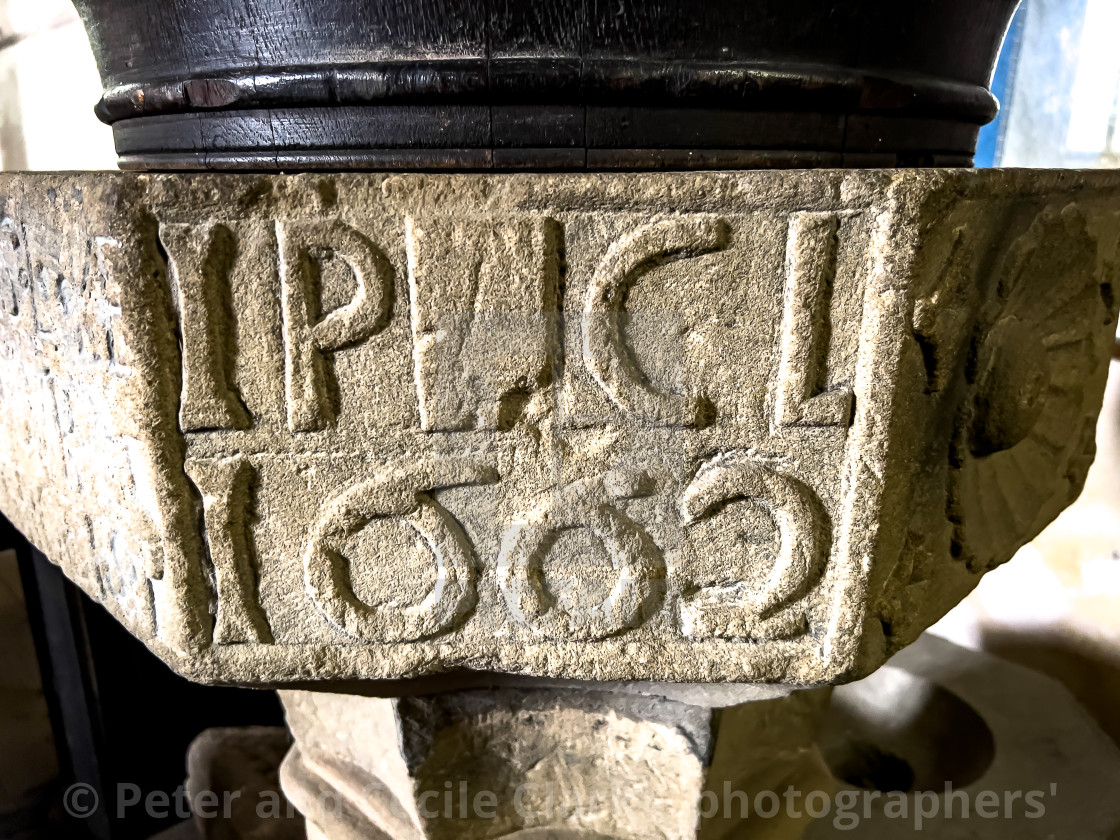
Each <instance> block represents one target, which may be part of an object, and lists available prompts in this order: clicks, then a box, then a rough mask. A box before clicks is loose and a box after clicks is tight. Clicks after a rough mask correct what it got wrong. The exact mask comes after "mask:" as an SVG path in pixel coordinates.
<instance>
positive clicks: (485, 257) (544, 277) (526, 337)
mask: <svg viewBox="0 0 1120 840" xmlns="http://www.w3.org/2000/svg"><path fill="white" fill-rule="evenodd" d="M406 235H407V247H408V279H409V292H410V298H411V307H412V334H413V341H414V345H413V359H414V362H415V367H416V390H417V394H418V396H419V400H420V425H421V427H422V428H423V429H424V431H428V432H432V431H453V430H457V429H502V428H508V427H509V426H511V425H512V424H513V422H514V421H515V420H516V418H517V414H518V412H519V411H520V408H521V407H522V406H523V405H524V404H525V402H526V401H527V400H528V398H529V397H530V395H531V394H532V393H533V392H534V391H536V390H538V389H539V388H542V387H545V386H547V385H548V384H550V382H551V380H552V372H553V367H554V365H555V363H556V359H557V356H558V353H559V350H558V346H557V345H558V341H557V335H558V326H559V324H558V320H557V319H558V313H557V309H558V301H557V295H558V286H559V270H560V269H559V265H560V256H559V252H560V237H561V232H560V229H559V227H558V226H557V224H556V223H555V222H553V221H551V220H549V219H502V220H492V219H486V220H472V219H451V220H447V219H409V220H408V221H407V224H406Z"/></svg>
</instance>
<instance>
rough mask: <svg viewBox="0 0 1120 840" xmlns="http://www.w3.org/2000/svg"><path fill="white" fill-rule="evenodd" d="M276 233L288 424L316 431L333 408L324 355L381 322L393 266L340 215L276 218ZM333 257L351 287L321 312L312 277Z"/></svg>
mask: <svg viewBox="0 0 1120 840" xmlns="http://www.w3.org/2000/svg"><path fill="white" fill-rule="evenodd" d="M276 236H277V241H278V242H279V245H280V285H281V288H282V292H281V307H282V309H283V315H284V350H285V385H286V388H287V398H288V427H289V428H290V429H291V430H292V431H293V432H311V431H319V430H322V429H325V428H327V426H328V424H329V423H330V422H331V420H332V419H333V415H334V406H333V405H332V403H331V396H330V389H329V388H328V387H327V369H326V358H325V356H326V354H327V353H332V352H335V351H337V350H342V349H343V348H345V347H350V346H352V345H355V344H358V343H359V342H362V341H365V340H366V339H367V338H369V337H371V336H373V335H375V334H376V333H378V332H380V331H381V330H382V329H384V327H385V325H386V323H387V322H388V318H389V311H390V308H391V307H392V301H393V295H392V282H393V269H392V267H391V266H390V264H389V261H388V260H387V259H386V257H385V255H384V254H383V253H382V252H381V251H380V250H379V249H378V248H377V247H375V246H374V245H373V243H372V242H370V241H369V240H368V239H367V238H366V237H365V236H363V235H362V234H360V233H358V232H357V231H356V230H354V229H353V228H351V227H349V226H348V225H345V224H343V223H342V222H315V223H307V224H294V223H292V224H289V223H281V224H278V225H277V231H276ZM331 259H340V260H342V261H343V262H344V263H345V264H346V266H347V267H348V269H349V270H350V271H351V272H353V275H354V279H355V280H356V281H357V291H356V292H355V293H354V297H353V299H352V300H351V301H350V303H348V304H346V305H345V306H342V307H339V308H338V309H336V310H334V311H333V312H331V313H329V314H326V315H324V314H323V312H322V300H321V296H320V288H319V286H320V284H319V282H318V280H319V275H320V273H321V271H322V268H323V266H324V264H325V263H326V262H327V261H328V260H331Z"/></svg>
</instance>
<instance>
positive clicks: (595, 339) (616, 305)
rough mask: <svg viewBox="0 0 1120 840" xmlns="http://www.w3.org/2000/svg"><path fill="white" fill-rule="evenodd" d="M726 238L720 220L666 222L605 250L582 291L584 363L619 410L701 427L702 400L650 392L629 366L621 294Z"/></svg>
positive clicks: (654, 420)
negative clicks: (584, 293)
mask: <svg viewBox="0 0 1120 840" xmlns="http://www.w3.org/2000/svg"><path fill="white" fill-rule="evenodd" d="M730 238H731V230H730V228H729V227H728V225H727V223H726V222H725V221H723V220H721V219H703V218H698V219H689V218H686V219H668V220H666V221H662V222H654V223H652V224H648V225H645V226H644V227H641V228H638V229H637V230H635V231H633V232H631V233H629V234H627V235H626V236H624V237H623V238H622V239H620V240H619V241H618V242H616V243H615V244H614V245H612V246H611V247H610V250H608V251H607V255H606V256H605V257H604V258H603V261H602V262H601V263H600V264H599V267H598V269H597V270H596V272H595V276H594V277H593V278H592V280H591V283H590V284H589V285H588V288H587V297H586V299H585V302H584V309H583V358H584V361H585V363H586V364H587V369H588V370H589V371H590V372H591V375H592V376H594V377H595V380H596V381H597V382H598V383H599V385H600V386H601V387H602V389H603V390H604V391H605V392H606V393H607V396H608V397H610V398H611V401H612V402H614V403H615V404H616V405H617V406H618V407H619V408H621V409H623V410H624V411H627V412H629V413H631V414H635V415H637V416H639V417H641V418H643V419H645V420H647V421H649V422H652V423H659V424H662V425H666V426H698V425H702V424H703V416H704V414H705V413H706V409H705V401H704V400H702V399H699V398H697V397H694V396H684V395H681V394H669V393H665V392H664V391H660V390H658V389H656V388H654V387H653V386H652V385H650V384H649V380H648V379H647V378H646V376H645V375H644V374H643V373H642V371H641V370H639V369H638V366H637V365H636V364H635V363H634V357H633V354H632V353H631V352H630V350H629V349H628V348H627V347H626V346H625V338H624V335H623V329H622V325H623V319H624V310H625V306H626V292H627V290H628V289H629V287H630V284H632V283H633V282H634V281H635V280H637V279H638V277H640V276H641V275H642V274H644V273H645V272H647V271H649V270H650V269H651V268H653V267H654V266H657V265H659V264H661V263H663V262H666V261H669V260H673V259H682V258H687V257H697V256H700V255H702V254H707V253H710V252H712V251H720V250H723V249H724V248H726V247H727V245H728V243H729V241H730Z"/></svg>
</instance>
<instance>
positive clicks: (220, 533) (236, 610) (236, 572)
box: [184, 457, 272, 644]
mask: <svg viewBox="0 0 1120 840" xmlns="http://www.w3.org/2000/svg"><path fill="white" fill-rule="evenodd" d="M184 467H185V469H186V472H187V475H188V476H190V479H191V481H193V482H194V485H195V487H197V488H198V492H199V493H201V494H202V504H203V516H204V518H205V521H206V535H207V538H208V541H209V545H210V562H211V563H212V564H213V566H214V579H215V583H216V586H217V590H218V617H217V623H216V626H215V628H214V642H215V643H216V644H235V643H238V642H271V641H272V633H271V632H270V631H269V627H268V621H267V620H266V619H265V616H264V613H263V612H262V610H261V608H260V603H259V600H258V598H257V584H256V575H255V574H254V571H253V564H252V562H251V558H252V546H251V540H250V539H249V523H248V516H249V513H248V508H249V499H250V485H251V483H252V480H253V474H254V471H253V467H252V465H251V464H250V463H249V462H248V461H247V460H246V459H245V458H240V457H238V458H226V459H223V460H215V461H211V460H195V459H189V460H188V461H187V462H186V464H185V465H184Z"/></svg>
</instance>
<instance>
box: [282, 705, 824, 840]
mask: <svg viewBox="0 0 1120 840" xmlns="http://www.w3.org/2000/svg"><path fill="white" fill-rule="evenodd" d="M665 688H666V689H671V687H668V686H666V687H665ZM645 691H651V692H655V691H658V687H657V686H647V687H645V689H644V690H639V689H637V688H635V687H623V688H619V687H612V686H610V685H609V684H604V685H595V684H591V683H588V684H586V685H585V686H583V687H582V688H556V687H538V688H525V687H521V688H489V689H478V690H474V691H457V692H444V693H441V694H435V695H426V696H419V697H404V698H397V699H387V698H385V699H383V698H371V697H358V696H354V695H341V694H325V693H320V692H308V691H298V692H291V691H289V692H282V694H281V696H282V698H283V700H284V704H285V707H286V709H287V712H288V722H289V724H290V726H291V727H292V731H293V733H294V735H295V737H296V738H297V741H298V745H297V746H296V747H295V748H294V749H293V750H292V752H291V753H289V755H288V758H287V759H286V761H285V764H284V768H283V784H284V788H285V790H286V792H287V793H288V795H289V796H290V797H291V799H292V802H293V803H294V804H295V805H296V807H297V808H299V810H300V811H302V812H303V813H304V814H306V815H307V817H308V819H309V821H310V824H311V825H312V826H313V827H314V829H315V830H317V831H319V832H320V834H321V835H322V836H323V837H324V838H330V839H331V840H336V838H359V837H381V836H384V837H387V838H393V839H394V840H404V838H456V840H472V838H488V837H507V836H517V837H522V836H525V837H529V836H533V837H546V836H547V837H553V836H556V837H559V836H572V837H619V838H621V837H635V838H637V837H642V838H652V837H663V838H673V840H677V839H678V838H695V837H696V836H697V829H698V827H699V826H700V824H701V820H702V818H707V819H706V820H705V822H711V823H712V826H711V827H710V828H709V830H707V831H706V832H705V834H704V835H703V836H705V837H719V836H725V835H724V833H723V831H722V830H720V828H719V825H718V823H719V822H720V820H719V816H720V814H721V813H722V811H723V808H722V802H721V793H722V792H723V790H724V787H725V786H726V787H727V789H728V790H736V791H745V792H746V795H749V794H750V793H751V792H753V791H756V790H758V789H760V787H765V789H770V787H769V786H770V785H772V784H774V783H776V782H778V781H781V782H786V781H788V782H789V783H791V784H798V785H799V786H801V787H804V788H808V789H814V790H816V789H819V788H824V789H826V790H827V789H830V788H831V786H832V783H831V777H830V775H829V773H828V771H827V768H825V766H824V763H823V761H822V759H821V757H820V754H819V752H818V751H817V749H816V748H815V746H814V744H813V738H814V735H815V733H816V728H817V721H818V720H819V719H820V717H821V714H822V712H823V710H824V708H825V706H826V704H827V700H828V693H829V692H828V690H827V689H824V690H817V691H811V692H798V693H796V694H793V695H790V696H788V697H784V698H778V699H773V700H756V701H754V702H746V703H741V704H737V705H734V706H727V707H720V706H714V705H712V704H715V703H719V702H721V701H724V702H726V701H727V700H728V699H730V698H728V697H726V696H723V697H721V696H720V695H721V693H722V692H719V691H718V690H717V691H714V692H711V693H710V694H709V693H707V692H705V691H704V689H703V687H700V686H693V687H690V688H689V689H688V690H687V691H686V692H682V694H684V697H682V698H678V699H669V698H667V697H665V696H661V695H659V694H654V693H648V694H647V693H645ZM667 693H672V692H671V691H668V692H667ZM742 693H743V694H746V693H748V692H742ZM779 822H781V823H782V826H781V832H780V834H781V836H783V837H793V836H799V835H800V829H799V828H798V827H797V826H796V825H795V823H796V822H797V821H796V820H781V821H779ZM777 827H778V826H777V825H775V826H773V827H772V828H777ZM802 827H803V826H802ZM760 836H770V835H768V834H766V835H760ZM774 836H777V835H774Z"/></svg>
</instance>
